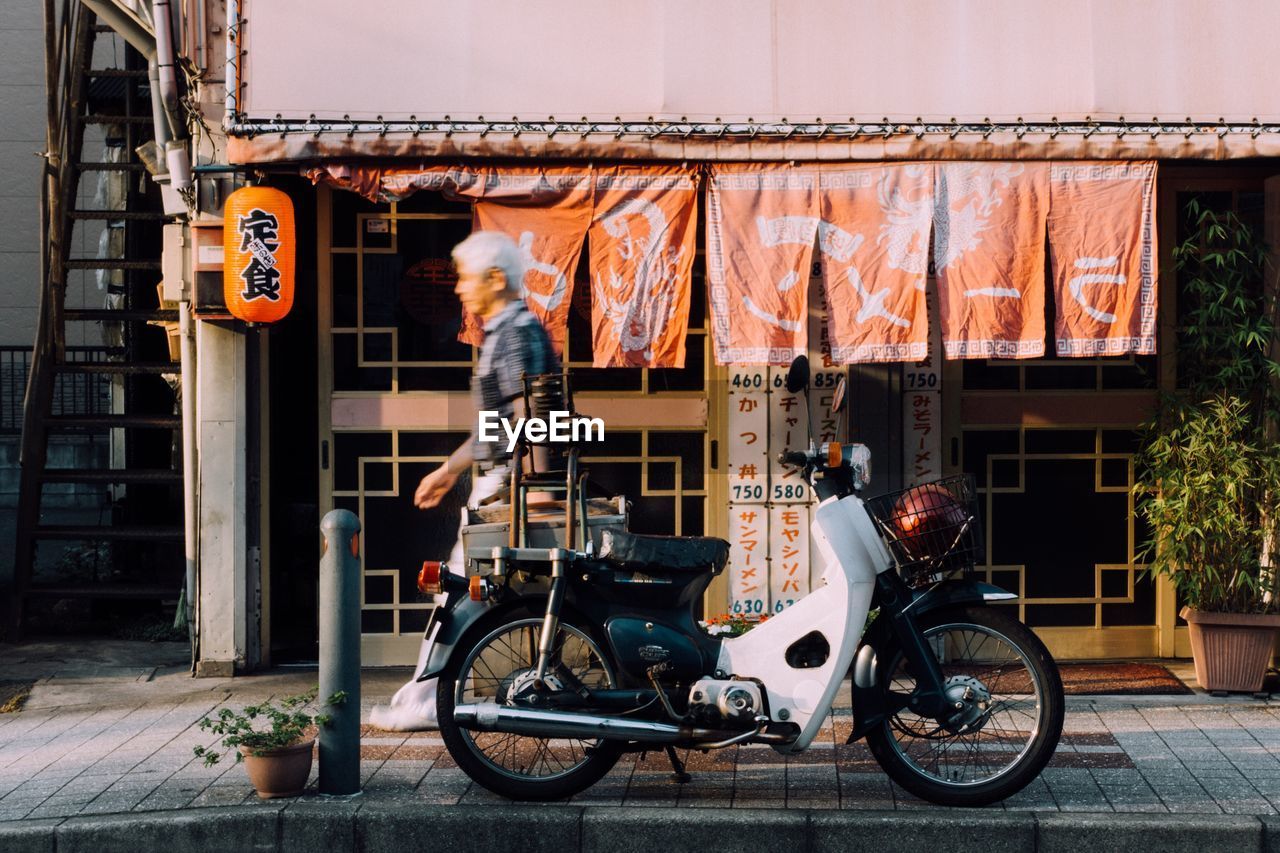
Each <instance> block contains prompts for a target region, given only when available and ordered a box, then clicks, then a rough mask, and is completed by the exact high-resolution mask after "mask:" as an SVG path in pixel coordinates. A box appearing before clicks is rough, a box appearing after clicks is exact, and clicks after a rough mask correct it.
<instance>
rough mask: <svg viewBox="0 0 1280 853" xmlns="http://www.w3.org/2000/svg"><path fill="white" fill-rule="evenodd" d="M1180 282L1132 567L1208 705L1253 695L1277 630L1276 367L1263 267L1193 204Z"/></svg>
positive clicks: (1229, 225)
mask: <svg viewBox="0 0 1280 853" xmlns="http://www.w3.org/2000/svg"><path fill="white" fill-rule="evenodd" d="M1187 215H1188V217H1189V223H1188V224H1190V225H1191V226H1192V227H1191V233H1190V236H1189V237H1188V238H1187V239H1186V240H1184V241H1183V242H1182V243H1181V244H1179V245H1178V246H1177V247H1175V249H1174V258H1175V262H1176V265H1177V268H1178V271H1179V273H1180V281H1181V288H1180V291H1179V299H1180V301H1181V303H1182V304H1181V305H1180V306H1179V308H1180V309H1181V311H1180V314H1181V319H1182V321H1183V322H1182V324H1181V325H1180V328H1179V341H1178V360H1179V361H1178V367H1179V383H1178V384H1179V389H1178V390H1177V391H1176V392H1175V393H1172V394H1168V395H1164V396H1163V398H1162V400H1161V402H1160V405H1159V407H1158V410H1157V411H1156V413H1155V414H1154V416H1153V417H1152V419H1151V420H1150V421H1149V422H1148V423H1147V424H1145V425H1144V427H1143V428H1142V436H1143V441H1142V446H1141V448H1140V451H1139V453H1138V455H1137V458H1136V460H1135V462H1136V465H1137V481H1136V484H1135V487H1134V489H1135V493H1136V498H1137V506H1138V511H1139V514H1140V516H1141V517H1142V518H1143V519H1144V520H1145V521H1146V522H1147V524H1148V526H1149V528H1150V534H1151V536H1150V539H1149V541H1148V542H1147V543H1146V546H1145V549H1144V551H1143V553H1142V558H1143V559H1145V561H1146V562H1147V563H1148V570H1149V571H1150V572H1152V573H1154V574H1157V575H1164V576H1167V577H1168V578H1170V579H1171V580H1172V581H1173V585H1174V587H1175V589H1176V590H1177V593H1178V596H1179V599H1180V601H1181V602H1182V603H1183V604H1184V605H1185V606H1184V607H1183V608H1182V610H1181V613H1180V615H1181V616H1182V617H1183V618H1184V619H1185V620H1186V621H1187V624H1188V628H1189V632H1190V638H1191V647H1192V655H1193V657H1194V659H1195V668H1196V679H1197V681H1199V682H1200V686H1201V687H1203V688H1205V689H1206V690H1211V691H1229V690H1234V691H1248V692H1257V691H1259V690H1261V689H1262V685H1263V681H1264V679H1265V677H1266V670H1267V665H1268V663H1269V661H1270V659H1271V653H1272V649H1273V647H1274V643H1275V636H1276V632H1277V630H1278V629H1280V600H1278V596H1277V592H1278V590H1277V586H1276V557H1277V555H1276V547H1275V546H1276V542H1275V534H1276V522H1277V521H1278V520H1280V442H1277V440H1276V432H1277V422H1278V419H1277V413H1278V412H1280V405H1278V403H1280V394H1278V393H1277V391H1276V380H1277V378H1278V377H1280V365H1278V364H1277V363H1276V361H1275V360H1274V359H1273V352H1274V351H1273V346H1274V338H1275V327H1276V324H1275V315H1274V311H1275V300H1274V299H1273V298H1269V297H1268V296H1267V295H1266V294H1265V292H1264V290H1263V287H1262V282H1263V275H1264V271H1265V269H1266V266H1267V264H1266V254H1265V250H1264V248H1263V247H1262V245H1261V243H1260V241H1259V240H1258V238H1257V236H1256V235H1255V234H1254V233H1253V231H1252V229H1251V228H1249V227H1248V226H1247V225H1246V224H1245V223H1243V222H1241V221H1240V220H1239V219H1238V218H1237V217H1236V216H1235V215H1234V214H1230V213H1228V214H1218V213H1215V212H1213V211H1211V210H1209V209H1207V208H1203V207H1201V206H1200V205H1199V204H1197V203H1195V202H1192V203H1191V204H1190V205H1189V206H1188V208H1187Z"/></svg>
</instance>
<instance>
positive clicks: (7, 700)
mask: <svg viewBox="0 0 1280 853" xmlns="http://www.w3.org/2000/svg"><path fill="white" fill-rule="evenodd" d="M33 684H35V682H34V681H0V714H12V713H14V712H16V711H21V710H22V705H23V703H25V702H26V701H27V697H28V696H30V695H31V686H32V685H33Z"/></svg>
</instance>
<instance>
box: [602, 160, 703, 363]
mask: <svg viewBox="0 0 1280 853" xmlns="http://www.w3.org/2000/svg"><path fill="white" fill-rule="evenodd" d="M696 190H697V183H696V182H695V180H694V177H693V175H692V174H691V173H690V172H689V171H688V170H684V169H679V168H676V167H663V166H652V167H631V166H616V167H612V168H608V169H602V170H600V171H598V172H597V173H596V175H595V200H594V208H593V209H594V217H593V219H592V222H591V229H590V240H591V253H590V254H591V288H592V305H591V329H592V336H591V342H592V352H593V359H592V365H593V366H594V367H684V339H685V334H686V332H687V331H688V329H689V293H690V289H691V288H690V281H691V278H692V272H693V258H694V255H695V253H696V246H695V243H694V237H695V234H696V230H697V219H698V216H697V211H698V206H697V192H696Z"/></svg>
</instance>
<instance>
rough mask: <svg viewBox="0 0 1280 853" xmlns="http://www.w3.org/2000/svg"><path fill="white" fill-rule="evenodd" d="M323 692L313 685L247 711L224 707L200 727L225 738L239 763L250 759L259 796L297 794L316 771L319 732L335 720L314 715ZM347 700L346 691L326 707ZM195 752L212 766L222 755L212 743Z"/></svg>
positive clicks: (247, 764) (249, 767)
mask: <svg viewBox="0 0 1280 853" xmlns="http://www.w3.org/2000/svg"><path fill="white" fill-rule="evenodd" d="M317 693H318V690H317V689H316V688H312V689H311V690H309V691H307V692H306V693H302V694H299V695H297V696H289V697H286V698H284V699H281V700H279V701H278V702H263V703H262V704H259V705H249V706H247V707H245V708H244V709H243V710H241V711H235V710H233V709H231V708H223V709H222V710H220V711H219V712H218V713H217V714H216V715H214V716H212V717H205V718H204V719H202V720H201V721H200V723H199V726H200V728H201V729H203V730H205V731H208V732H212V733H213V734H216V735H219V736H221V738H222V746H223V748H224V749H234V750H235V756H236V762H237V763H238V762H240V761H243V762H244V764H245V770H246V771H247V772H248V774H249V781H250V782H252V783H253V787H254V790H256V791H257V792H258V796H259V797H262V798H263V799H272V798H275V797H296V796H298V795H299V794H301V793H302V791H303V789H304V788H305V787H306V786H307V778H308V777H309V776H310V775H311V758H312V752H313V747H314V746H315V742H316V732H317V730H318V729H319V727H322V726H324V725H326V724H328V722H329V719H330V718H329V715H328V714H324V713H316V714H313V713H311V707H310V706H311V705H312V704H313V703H314V702H315V699H316V695H317ZM345 699H346V696H345V694H343V693H341V692H339V693H335V694H334V695H333V696H330V697H329V699H328V701H326V702H325V705H326V706H327V705H338V704H341V703H342V702H343V701H344V700H345ZM264 722H265V723H266V725H265V726H264V725H263V723H264ZM193 751H194V752H195V755H196V757H197V758H202V759H204V763H205V764H206V765H213V764H216V763H217V762H218V760H219V759H220V758H221V756H220V754H219V753H218V751H217V750H216V749H214V748H212V747H206V746H197V747H195V749H194V750H193Z"/></svg>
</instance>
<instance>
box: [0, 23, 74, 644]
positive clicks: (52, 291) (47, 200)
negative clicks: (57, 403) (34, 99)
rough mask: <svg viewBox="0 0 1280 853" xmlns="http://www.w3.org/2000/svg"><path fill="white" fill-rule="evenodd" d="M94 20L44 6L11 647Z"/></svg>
mask: <svg viewBox="0 0 1280 853" xmlns="http://www.w3.org/2000/svg"><path fill="white" fill-rule="evenodd" d="M94 20H95V18H94V15H93V13H92V12H90V11H89V10H87V9H85V8H84V7H83V6H82V5H81V3H80V2H79V1H78V0H62V2H61V3H56V2H55V0H45V2H44V34H45V93H46V111H47V116H46V128H45V152H44V160H45V166H44V170H43V172H42V176H41V182H40V235H41V248H42V252H41V257H40V279H41V284H40V298H39V305H38V310H39V313H38V318H37V321H36V339H35V345H34V348H33V350H32V353H31V369H30V372H29V374H28V377H27V390H26V396H25V400H24V405H23V420H22V443H21V450H20V456H19V462H20V465H21V471H20V477H19V487H18V518H17V529H16V535H15V536H14V565H13V568H14V589H13V591H12V592H13V594H12V595H10V596H8V598H9V600H10V607H9V613H8V614H7V619H5V621H4V624H0V629H3V630H4V633H5V635H6V637H7V638H8V639H10V640H14V639H17V637H18V636H19V634H20V632H21V629H22V620H23V612H24V609H25V604H26V597H27V591H28V588H29V587H30V585H31V575H32V569H33V566H34V563H35V538H34V536H33V533H34V530H35V527H36V525H37V524H39V522H40V494H41V484H40V472H41V469H42V468H43V467H44V462H45V455H46V450H47V433H46V427H45V419H46V418H47V417H48V416H49V414H50V412H51V408H52V403H53V383H54V377H55V374H56V369H57V364H58V363H59V362H60V361H61V360H62V359H63V358H64V357H65V354H66V337H65V335H64V333H63V329H64V324H63V317H62V311H63V306H64V303H65V294H66V282H67V276H66V270H67V259H68V255H69V252H70V236H71V228H72V220H71V219H70V216H69V213H70V210H71V208H72V206H73V204H74V201H75V195H76V190H77V187H76V184H77V180H76V176H77V172H76V163H77V162H78V160H79V158H80V149H81V143H82V141H83V138H84V133H83V123H82V122H81V120H80V118H81V113H82V108H83V104H84V99H85V94H86V90H85V79H86V74H85V72H86V70H87V69H88V67H89V61H90V58H91V56H92V52H93V38H94V28H93V25H94Z"/></svg>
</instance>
